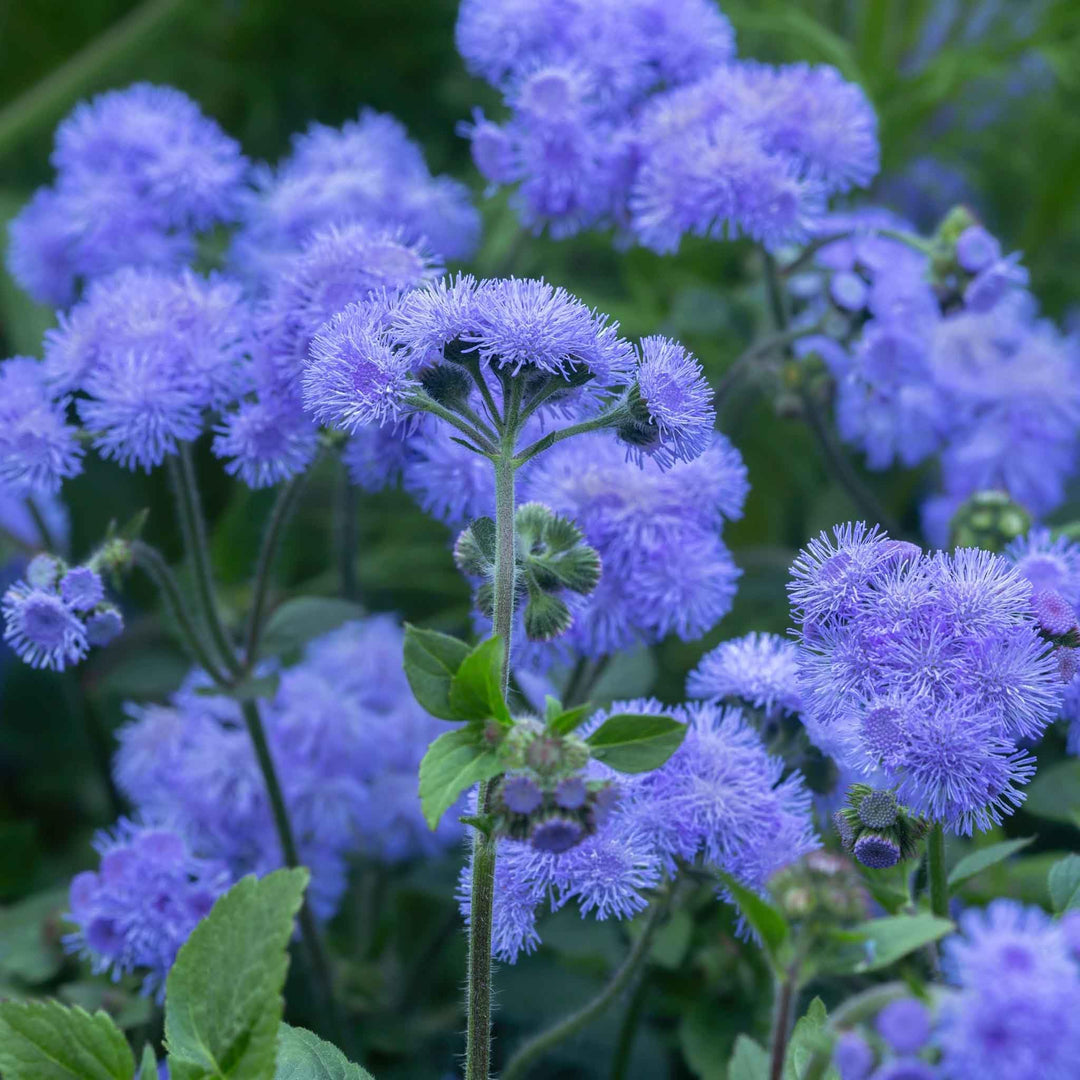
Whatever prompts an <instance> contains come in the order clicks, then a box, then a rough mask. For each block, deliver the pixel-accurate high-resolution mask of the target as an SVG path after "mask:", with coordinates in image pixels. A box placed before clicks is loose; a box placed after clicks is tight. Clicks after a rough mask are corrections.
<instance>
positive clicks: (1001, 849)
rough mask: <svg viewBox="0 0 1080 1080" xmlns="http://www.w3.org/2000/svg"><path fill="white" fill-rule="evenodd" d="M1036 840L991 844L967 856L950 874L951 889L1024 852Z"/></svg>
mask: <svg viewBox="0 0 1080 1080" xmlns="http://www.w3.org/2000/svg"><path fill="white" fill-rule="evenodd" d="M1034 839H1035V837H1034V836H1028V837H1025V838H1023V839H1020V840H1005V841H1003V842H1002V843H1000V844H990V845H989V846H988V847H984V848H979V850H978V851H973V852H972V853H971V854H970V855H965V856H964V857H963V858H962V859H961V860H960V861H959V862H958V863H957V864H956V865H955V866H954V867H953V868H952V873H950V874H949V888H950V889H955V888H956V887H957V886H958V885H961V884H962V883H963V882H965V881H967V879H968V878H972V877H974V876H975V875H976V874H978V873H980V872H981V871H983V870H986V869H987V868H988V867H990V866H993V865H994V864H995V863H999V862H1001V861H1002V860H1003V859H1007V858H1008V857H1009V856H1010V855H1015V854H1016V852H1018V851H1022V850H1023V849H1024V848H1026V847H1027V846H1028V844H1030V843H1031V842H1032V841H1033V840H1034Z"/></svg>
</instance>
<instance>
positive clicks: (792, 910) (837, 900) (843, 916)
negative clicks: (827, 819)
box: [768, 851, 870, 926]
mask: <svg viewBox="0 0 1080 1080" xmlns="http://www.w3.org/2000/svg"><path fill="white" fill-rule="evenodd" d="M768 888H769V893H770V894H771V896H772V898H773V900H774V901H775V903H776V905H777V906H778V907H779V908H780V910H781V911H783V913H784V914H785V915H786V916H787V918H788V919H789V920H790V921H791V922H793V923H797V924H802V925H804V926H806V925H810V924H817V925H822V924H823V925H829V926H832V925H835V924H836V923H845V924H851V923H857V922H860V921H862V920H863V919H865V918H867V916H868V915H869V911H870V901H869V897H868V896H867V892H866V887H865V886H864V885H863V881H862V878H861V877H860V876H859V874H858V872H857V871H856V869H855V867H854V866H852V864H851V862H850V861H849V860H848V859H845V858H844V857H843V856H841V855H833V854H831V853H830V852H827V851H812V852H810V853H809V854H808V855H804V856H803V857H802V858H801V859H798V860H797V861H795V862H793V863H789V864H788V865H787V866H785V867H784V868H783V869H782V870H779V871H777V873H775V874H774V875H773V876H772V878H770V880H769V883H768Z"/></svg>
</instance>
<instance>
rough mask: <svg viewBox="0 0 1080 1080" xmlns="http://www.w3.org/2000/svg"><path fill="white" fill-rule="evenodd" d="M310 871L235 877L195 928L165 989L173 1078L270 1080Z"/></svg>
mask: <svg viewBox="0 0 1080 1080" xmlns="http://www.w3.org/2000/svg"><path fill="white" fill-rule="evenodd" d="M307 882H308V872H307V871H306V870H303V869H297V870H276V871H275V872H274V873H272V874H267V876H266V877H264V878H255V877H246V878H243V879H241V880H240V881H238V882H237V883H236V884H235V885H234V886H233V887H232V888H231V889H230V890H229V891H228V892H227V893H225V895H224V896H222V897H221V898H220V899H219V900H218V902H217V903H216V904H215V905H214V907H213V909H212V910H211V912H210V914H209V915H207V916H206V918H205V919H203V920H202V922H200V923H199V924H198V925H197V926H196V927H195V929H194V930H193V931H192V932H191V936H190V937H189V938H188V940H187V941H186V942H185V943H184V945H183V947H182V948H181V949H180V952H179V953H178V954H177V957H176V962H175V963H174V964H173V967H172V970H171V971H170V972H169V978H168V981H167V982H166V987H165V1007H166V1008H165V1046H166V1049H167V1050H168V1055H169V1075H170V1076H171V1077H172V1080H210V1078H214V1080H222V1078H235V1080H270V1078H271V1077H273V1075H274V1060H275V1056H276V1049H277V1033H278V1026H279V1025H280V1023H281V1013H282V1009H283V1006H284V1002H283V1000H282V996H281V990H282V987H283V986H284V985H285V973H286V971H287V969H288V966H289V956H288V945H289V939H290V938H291V937H292V932H293V920H294V919H295V918H296V913H297V912H298V911H299V910H300V904H301V902H302V900H303V896H304V888H305V886H306V885H307Z"/></svg>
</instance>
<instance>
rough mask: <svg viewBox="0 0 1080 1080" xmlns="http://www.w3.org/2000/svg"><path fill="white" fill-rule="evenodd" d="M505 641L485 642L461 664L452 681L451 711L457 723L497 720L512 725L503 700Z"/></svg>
mask: <svg viewBox="0 0 1080 1080" xmlns="http://www.w3.org/2000/svg"><path fill="white" fill-rule="evenodd" d="M502 662H503V644H502V639H501V638H498V637H490V638H488V639H487V641H482V642H481V643H480V644H479V645H477V646H476V648H475V649H473V651H472V652H471V653H469V655H468V656H466V657H465V659H464V660H462V662H461V667H459V668H458V669H457V672H456V673H455V675H454V676H453V678H452V679H451V680H450V708H451V709H453V711H454V715H455V717H456V718H457V719H458V720H490V719H492V718H493V717H494V719H496V720H498V721H499V723H500V724H504V725H506V726H509V725H510V724H511V723H513V721H512V720H511V719H510V712H509V710H508V709H507V708H506V702H505V701H503V696H502V689H501V687H500V684H501V682H502Z"/></svg>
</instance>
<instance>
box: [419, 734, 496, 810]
mask: <svg viewBox="0 0 1080 1080" xmlns="http://www.w3.org/2000/svg"><path fill="white" fill-rule="evenodd" d="M500 772H502V766H501V765H500V764H499V759H498V757H497V756H496V754H495V751H494V750H492V749H491V747H489V746H488V745H487V744H486V743H485V742H484V736H483V732H482V731H481V730H480V729H479V728H477V727H474V726H472V725H469V726H468V727H460V728H454V730H453V731H448V732H446V734H445V735H440V736H439V737H438V738H437V739H436V740H435V741H434V742H433V743H432V744H431V745H430V746H429V747H428V748H427V753H426V754H424V760H423V761H421V762H420V808H421V809H422V810H423V813H424V820H425V821H427V823H428V825H430V826H431V828H432V829H434V828H436V827H437V826H438V824H439V821H440V820H441V819H442V816H443V814H445V813H446V811H447V810H449V809H450V807H451V806H453V805H454V803H455V802H456V801H457V798H458V796H459V795H460V794H461V793H462V792H463V791H465V790H466V789H467V788H470V787H472V786H473V784H477V783H479V782H480V781H481V780H490V779H491V777H493V776H498V774H499V773H500Z"/></svg>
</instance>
